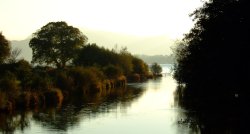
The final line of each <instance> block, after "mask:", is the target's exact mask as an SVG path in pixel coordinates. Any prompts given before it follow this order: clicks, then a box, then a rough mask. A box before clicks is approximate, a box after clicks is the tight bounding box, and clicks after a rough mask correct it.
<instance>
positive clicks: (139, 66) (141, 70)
mask: <svg viewBox="0 0 250 134" xmlns="http://www.w3.org/2000/svg"><path fill="white" fill-rule="evenodd" d="M132 63H133V72H134V73H137V74H148V65H147V64H146V63H145V62H144V61H143V60H141V59H139V58H136V57H134V58H133V59H132Z"/></svg>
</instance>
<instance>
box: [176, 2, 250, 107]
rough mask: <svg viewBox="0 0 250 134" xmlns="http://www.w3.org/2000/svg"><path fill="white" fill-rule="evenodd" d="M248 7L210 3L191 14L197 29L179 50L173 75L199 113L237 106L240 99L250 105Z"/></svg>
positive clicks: (230, 3) (184, 96)
mask: <svg viewBox="0 0 250 134" xmlns="http://www.w3.org/2000/svg"><path fill="white" fill-rule="evenodd" d="M249 6H250V5H249V2H248V1H246V0H220V1H216V0H209V1H207V2H206V3H204V5H203V7H201V8H200V9H197V10H196V11H195V12H194V13H193V14H192V16H193V18H194V21H195V26H194V27H193V28H192V29H191V31H190V32H189V33H188V34H186V35H185V38H184V40H183V43H181V46H179V47H178V50H177V52H176V53H177V64H176V69H175V70H176V71H175V74H174V76H175V78H176V79H177V80H178V82H179V83H180V84H182V85H185V86H184V87H185V88H184V90H182V93H181V95H182V98H183V101H184V102H185V103H186V104H187V103H189V104H190V103H192V104H193V105H195V106H194V107H193V108H196V109H199V110H200V109H209V108H210V109H211V107H215V106H217V107H218V108H220V109H223V108H225V107H226V108H229V107H232V106H235V107H237V106H238V104H239V102H241V101H239V100H238V99H236V97H237V96H240V97H241V100H245V101H242V102H241V103H242V105H243V104H244V103H248V102H249V94H250V91H249V90H247V88H245V87H248V84H247V83H248V82H249V80H250V79H249V74H250V70H249V68H250V62H249V57H250V54H249V50H250V46H249V42H250V38H249V34H248V33H249V29H250V25H249V24H250V14H249ZM232 64H234V65H232ZM215 104H216V105H215ZM232 104H234V105H232ZM236 109H237V108H236Z"/></svg>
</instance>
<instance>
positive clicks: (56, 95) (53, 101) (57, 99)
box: [44, 88, 63, 106]
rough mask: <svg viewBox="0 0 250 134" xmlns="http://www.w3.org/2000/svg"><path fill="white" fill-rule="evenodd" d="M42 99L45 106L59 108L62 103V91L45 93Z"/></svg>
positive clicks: (53, 90) (52, 90)
mask: <svg viewBox="0 0 250 134" xmlns="http://www.w3.org/2000/svg"><path fill="white" fill-rule="evenodd" d="M44 97H45V104H46V105H47V106H60V105H61V104H62V101H63V94H62V91H61V90H60V89H56V88H53V89H50V90H48V91H46V92H45V93H44Z"/></svg>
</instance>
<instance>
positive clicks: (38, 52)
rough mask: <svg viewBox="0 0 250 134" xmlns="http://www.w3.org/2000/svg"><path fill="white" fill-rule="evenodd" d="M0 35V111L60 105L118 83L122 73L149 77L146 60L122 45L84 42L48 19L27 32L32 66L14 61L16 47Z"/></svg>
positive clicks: (132, 77) (133, 77)
mask: <svg viewBox="0 0 250 134" xmlns="http://www.w3.org/2000/svg"><path fill="white" fill-rule="evenodd" d="M0 39H1V44H0V49H1V51H0V52H1V53H0V56H1V57H0V59H1V62H0V76H1V78H0V111H12V109H16V108H34V107H39V106H60V105H61V104H62V103H63V102H66V101H68V100H69V98H72V97H73V98H77V97H78V98H82V97H83V98H84V97H88V96H91V95H93V94H105V93H107V92H109V91H110V90H111V89H115V88H117V87H124V86H125V84H126V81H127V78H128V80H133V81H140V80H143V79H145V78H147V77H148V76H149V72H148V66H147V64H146V63H144V61H142V60H141V59H139V58H137V57H134V56H132V55H131V54H130V53H129V52H128V51H127V50H126V48H122V49H121V50H108V49H105V48H103V47H99V46H97V45H96V44H86V42H87V37H86V36H85V35H83V34H82V33H81V32H80V31H79V30H78V29H77V28H74V27H72V26H68V25H67V23H65V22H50V23H48V24H47V25H45V26H43V27H42V28H41V29H40V30H38V31H37V32H36V33H34V34H33V38H32V39H31V40H30V47H31V48H32V50H33V58H32V63H34V64H32V65H31V64H30V63H29V62H27V61H25V60H23V59H21V60H17V59H16V54H17V53H18V51H17V50H13V52H10V46H9V43H8V41H7V40H6V39H5V37H4V36H3V35H2V34H1V36H0ZM15 51H16V52H15ZM19 53H20V52H19ZM9 57H11V58H9ZM13 57H14V58H13ZM9 59H11V60H9Z"/></svg>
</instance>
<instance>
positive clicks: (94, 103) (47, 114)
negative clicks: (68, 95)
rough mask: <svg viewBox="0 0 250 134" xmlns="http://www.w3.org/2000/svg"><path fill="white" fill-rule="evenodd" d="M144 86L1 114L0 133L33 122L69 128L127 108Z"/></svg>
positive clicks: (48, 127) (18, 128)
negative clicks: (56, 105)
mask: <svg viewBox="0 0 250 134" xmlns="http://www.w3.org/2000/svg"><path fill="white" fill-rule="evenodd" d="M143 91H145V90H143V89H142V88H132V87H126V88H123V89H112V91H109V92H108V93H105V94H93V95H91V96H84V97H82V98H77V97H76V98H72V99H71V100H70V101H68V102H67V103H66V104H64V105H62V106H61V107H59V108H43V109H39V110H33V111H32V112H28V111H22V112H16V113H12V114H5V113H0V132H2V133H15V131H17V130H19V131H23V130H25V129H26V128H28V127H29V126H30V121H31V120H32V121H34V122H35V123H37V124H40V125H41V126H42V127H46V128H47V129H51V130H55V131H67V130H68V129H69V128H72V127H74V126H77V125H78V124H79V123H80V122H81V121H82V120H84V119H89V118H95V117H98V116H102V115H103V114H106V113H109V112H114V110H116V108H117V107H118V106H119V107H120V108H121V109H123V110H126V108H128V107H129V106H130V105H131V103H132V102H133V101H135V100H136V99H138V98H139V97H140V96H141V95H142V93H143Z"/></svg>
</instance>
